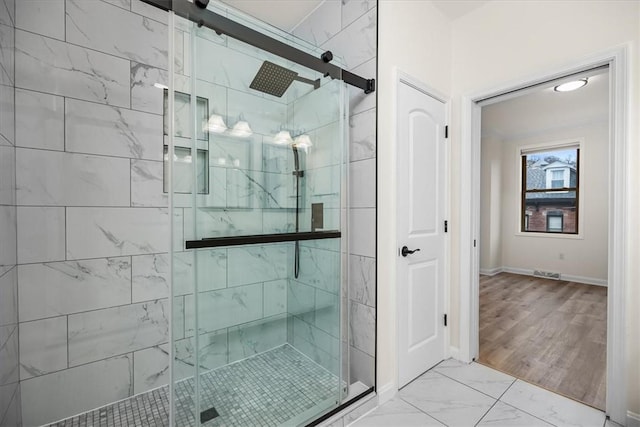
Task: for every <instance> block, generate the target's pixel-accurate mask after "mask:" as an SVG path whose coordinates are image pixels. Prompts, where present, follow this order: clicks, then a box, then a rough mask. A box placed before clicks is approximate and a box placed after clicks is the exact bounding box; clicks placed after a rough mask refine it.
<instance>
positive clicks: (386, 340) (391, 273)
mask: <svg viewBox="0 0 640 427" xmlns="http://www.w3.org/2000/svg"><path fill="white" fill-rule="evenodd" d="M379 8H380V13H379V22H378V26H379V27H378V28H379V39H378V52H379V56H378V59H379V62H378V77H379V79H378V82H379V84H378V177H379V179H378V260H379V261H378V322H377V324H378V336H377V339H378V345H377V348H378V354H377V365H378V370H377V375H378V378H377V386H378V392H379V393H380V394H381V398H382V399H385V398H387V397H389V396H390V395H392V394H393V392H394V390H396V389H397V360H396V347H397V338H396V292H395V268H396V265H395V263H396V231H395V227H396V205H395V197H396V179H395V177H396V136H395V133H394V127H393V126H394V124H393V121H394V117H395V106H394V99H395V93H394V90H395V87H394V84H395V83H394V74H393V73H394V67H398V69H400V70H401V71H404V72H405V73H408V74H410V75H412V76H414V77H415V78H417V79H419V80H421V81H423V82H425V83H427V84H428V85H429V86H431V87H433V88H434V89H436V90H438V91H439V92H441V93H444V94H445V95H448V94H450V92H451V53H452V52H451V26H450V23H449V21H448V20H447V18H446V17H445V16H444V15H442V13H441V12H440V11H439V10H438V9H436V8H435V7H434V6H433V5H432V4H431V2H428V1H424V2H423V1H420V2H418V1H412V0H406V1H401V0H380V2H379Z"/></svg>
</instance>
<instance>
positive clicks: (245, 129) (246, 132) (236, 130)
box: [231, 120, 253, 138]
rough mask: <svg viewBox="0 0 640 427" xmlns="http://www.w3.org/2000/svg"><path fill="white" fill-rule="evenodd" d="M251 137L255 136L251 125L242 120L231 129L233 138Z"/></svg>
mask: <svg viewBox="0 0 640 427" xmlns="http://www.w3.org/2000/svg"><path fill="white" fill-rule="evenodd" d="M251 135H253V131H252V130H251V126H249V123H248V122H246V121H244V120H240V121H239V122H238V123H236V124H235V125H233V129H231V136H236V137H238V138H248V137H250V136H251Z"/></svg>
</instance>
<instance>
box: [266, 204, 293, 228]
mask: <svg viewBox="0 0 640 427" xmlns="http://www.w3.org/2000/svg"><path fill="white" fill-rule="evenodd" d="M295 221H296V220H295V213H294V212H287V211H284V212H283V211H282V210H280V209H272V210H271V209H263V210H262V227H263V232H264V233H266V234H268V233H291V232H293V231H295Z"/></svg>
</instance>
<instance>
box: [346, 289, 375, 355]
mask: <svg viewBox="0 0 640 427" xmlns="http://www.w3.org/2000/svg"><path fill="white" fill-rule="evenodd" d="M349 309H350V313H349V314H350V317H349V330H350V334H349V338H350V345H352V346H354V347H356V348H357V349H359V350H362V351H364V352H365V353H367V354H368V355H370V356H374V355H375V350H376V341H375V335H376V310H375V308H372V307H368V306H366V305H362V304H359V303H357V302H354V301H350V302H349Z"/></svg>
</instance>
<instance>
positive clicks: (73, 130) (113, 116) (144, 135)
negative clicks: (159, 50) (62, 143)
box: [65, 99, 163, 161]
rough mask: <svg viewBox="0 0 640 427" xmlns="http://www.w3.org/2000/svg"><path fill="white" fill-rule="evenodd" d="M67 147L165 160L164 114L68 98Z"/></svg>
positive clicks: (77, 150) (86, 151)
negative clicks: (163, 143)
mask: <svg viewBox="0 0 640 427" xmlns="http://www.w3.org/2000/svg"><path fill="white" fill-rule="evenodd" d="M65 110H66V112H65V119H66V121H65V132H66V134H65V137H66V150H67V151H74V152H79V153H88V154H104V155H107V156H119V157H130V158H134V159H147V160H158V161H160V160H162V155H163V146H162V117H161V116H158V115H155V114H149V113H143V112H140V111H133V110H128V109H124V108H117V107H113V106H108V105H100V104H96V103H93V102H83V101H77V100H72V99H67V100H66V108H65Z"/></svg>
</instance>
